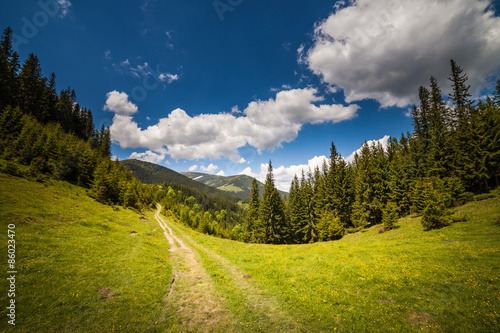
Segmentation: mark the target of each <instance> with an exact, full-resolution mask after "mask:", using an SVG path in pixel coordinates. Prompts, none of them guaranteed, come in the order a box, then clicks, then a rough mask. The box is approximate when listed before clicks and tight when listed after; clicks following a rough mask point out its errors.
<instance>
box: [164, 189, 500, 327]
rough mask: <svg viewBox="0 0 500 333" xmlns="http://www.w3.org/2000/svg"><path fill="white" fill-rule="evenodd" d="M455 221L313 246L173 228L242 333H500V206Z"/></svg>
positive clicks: (499, 202)
mask: <svg viewBox="0 0 500 333" xmlns="http://www.w3.org/2000/svg"><path fill="white" fill-rule="evenodd" d="M497 195H498V192H497ZM478 199H479V198H478ZM453 212H454V215H455V216H464V215H465V216H468V218H467V219H466V221H463V222H458V223H455V224H452V225H450V226H448V227H445V228H443V229H440V230H433V231H423V227H422V225H421V221H420V220H421V218H420V217H418V218H411V217H408V218H404V219H400V220H399V222H398V223H399V228H397V229H395V230H391V231H388V232H384V233H379V230H380V228H381V227H380V226H375V227H372V228H370V229H366V230H364V231H363V232H358V233H355V234H350V235H346V236H345V237H344V238H343V239H341V240H339V241H332V242H322V243H314V244H310V245H283V246H276V245H260V244H243V243H238V242H234V241H228V240H223V239H217V238H212V237H207V236H205V235H202V234H200V233H197V232H194V231H192V230H191V229H188V228H186V227H184V226H183V225H181V224H178V223H170V225H171V227H172V229H173V230H174V232H175V233H176V234H178V235H179V236H180V237H181V238H182V239H183V240H184V241H185V243H186V244H188V246H191V247H193V248H194V249H196V250H197V252H198V253H199V255H200V257H201V258H202V259H203V261H204V264H205V266H206V267H207V269H208V271H209V273H211V274H212V276H213V277H214V281H215V282H216V285H217V287H218V290H219V292H220V294H221V295H222V296H223V298H224V299H226V301H227V303H228V305H229V307H230V308H231V309H232V310H233V313H239V314H241V315H243V316H244V320H240V325H241V326H240V327H241V330H242V331H249V332H251V331H259V330H263V331H282V332H294V331H296V332H334V331H335V332H389V331H395V332H421V331H424V332H464V333H465V332H467V333H468V332H496V331H498V325H499V321H500V197H498V196H496V197H494V198H489V199H486V200H481V201H477V202H471V203H469V204H467V205H465V206H462V207H457V208H455V209H454V210H453ZM254 295H255V296H254ZM255 298H263V300H262V301H258V302H255ZM254 302H255V303H256V305H254V306H252V307H251V309H250V310H249V304H253V303H254ZM266 307H271V308H272V309H273V310H272V311H271V312H269V311H268V312H266ZM269 313H272V316H269ZM278 318H282V319H278ZM290 318H293V320H292V323H290V322H289V321H288V320H286V319H290ZM271 323H272V324H271Z"/></svg>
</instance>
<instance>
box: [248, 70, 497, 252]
mask: <svg viewBox="0 0 500 333" xmlns="http://www.w3.org/2000/svg"><path fill="white" fill-rule="evenodd" d="M450 65H451V71H450V75H449V78H448V80H449V82H447V84H450V85H451V91H452V92H451V93H450V94H449V95H448V96H447V101H448V103H447V102H446V100H445V98H444V96H443V93H442V91H441V88H440V86H439V84H438V82H437V80H436V79H435V78H434V77H431V78H430V85H429V87H423V86H422V87H420V88H419V91H418V97H419V100H420V105H419V106H414V107H413V109H412V113H411V116H412V118H413V132H411V133H410V132H409V133H403V134H401V137H400V138H399V139H397V138H391V139H390V141H389V143H388V146H387V147H385V148H384V147H382V146H381V145H380V144H378V145H375V144H373V145H369V144H367V143H366V141H365V144H364V145H363V146H362V148H361V152H360V153H359V154H356V155H355V158H354V162H353V163H352V164H348V163H346V162H345V160H344V159H343V158H342V156H340V154H339V153H338V152H337V149H336V147H335V144H334V143H332V144H331V148H330V159H329V163H328V164H326V163H325V164H324V165H323V166H322V168H316V169H314V170H309V171H308V172H307V173H305V172H302V174H301V175H296V176H295V178H294V179H293V181H292V184H291V187H290V193H289V198H288V200H287V201H286V202H284V201H282V200H281V198H280V197H279V196H277V195H276V194H275V190H273V188H274V183H273V175H272V166H271V163H270V164H269V174H268V176H267V179H266V188H265V190H264V198H263V199H262V200H261V201H260V202H259V196H258V195H255V193H254V194H252V196H251V202H250V209H249V211H248V215H247V222H246V225H245V236H244V239H245V240H246V241H250V242H258V243H278V244H281V243H310V242H316V241H327V240H334V239H339V238H341V237H342V235H343V234H344V233H345V232H347V231H355V230H359V229H361V228H364V227H367V226H373V225H376V224H383V229H382V230H390V229H392V228H394V227H397V226H396V225H395V222H396V221H397V219H398V218H399V217H402V216H405V215H408V214H418V215H421V216H422V225H423V228H424V229H426V230H430V229H436V228H441V227H444V226H446V225H448V224H449V223H451V222H453V221H452V219H451V218H450V217H449V216H448V215H449V214H447V209H448V208H450V207H453V206H457V205H461V204H463V203H465V202H467V201H469V200H471V198H472V196H473V194H474V193H481V192H487V191H488V190H489V189H491V188H494V187H498V185H499V173H500V169H499V162H500V80H498V81H497V83H496V87H495V91H494V93H493V96H488V97H486V98H485V99H484V100H472V99H471V94H470V92H469V89H470V87H469V85H468V84H467V80H468V77H467V75H466V74H465V73H464V71H463V69H462V68H460V66H459V65H458V64H457V63H456V62H455V61H453V60H451V61H450ZM254 191H255V189H254ZM483 195H484V196H487V195H488V194H487V193H485V194H483Z"/></svg>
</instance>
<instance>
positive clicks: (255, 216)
mask: <svg viewBox="0 0 500 333" xmlns="http://www.w3.org/2000/svg"><path fill="white" fill-rule="evenodd" d="M259 207H260V199H259V185H258V184H257V180H256V179H255V178H254V179H253V180H252V187H251V188H250V203H249V207H248V213H247V217H246V225H245V239H246V240H247V241H248V242H250V243H255V242H257V240H259V239H261V232H260V231H261V230H259V229H261V228H259V227H260V224H259Z"/></svg>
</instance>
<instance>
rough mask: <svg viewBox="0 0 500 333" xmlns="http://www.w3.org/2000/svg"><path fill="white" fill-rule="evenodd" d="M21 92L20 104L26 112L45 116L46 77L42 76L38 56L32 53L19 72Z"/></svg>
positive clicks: (39, 117) (37, 117)
mask: <svg viewBox="0 0 500 333" xmlns="http://www.w3.org/2000/svg"><path fill="white" fill-rule="evenodd" d="M19 82H20V92H19V105H20V107H21V110H22V111H23V112H24V113H25V114H31V115H33V116H34V117H35V118H36V119H38V120H40V121H41V120H42V118H43V111H44V108H43V102H42V101H43V97H44V92H45V84H46V79H45V78H44V77H43V76H42V68H41V66H40V61H39V60H38V57H37V56H36V55H34V54H33V53H31V54H30V55H29V56H28V59H26V61H25V62H24V65H23V67H22V69H21V72H20V73H19Z"/></svg>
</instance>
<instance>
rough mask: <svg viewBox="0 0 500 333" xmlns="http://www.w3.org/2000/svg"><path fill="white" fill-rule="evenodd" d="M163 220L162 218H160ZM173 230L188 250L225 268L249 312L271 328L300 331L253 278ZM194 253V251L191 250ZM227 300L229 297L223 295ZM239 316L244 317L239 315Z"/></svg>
mask: <svg viewBox="0 0 500 333" xmlns="http://www.w3.org/2000/svg"><path fill="white" fill-rule="evenodd" d="M160 219H161V218H160ZM162 222H163V223H164V227H165V228H166V229H167V230H169V232H170V235H171V236H172V237H173V238H174V239H175V240H176V241H177V242H179V244H181V242H182V240H180V239H179V237H177V236H176V235H175V234H174V233H173V231H172V229H171V228H170V227H169V226H167V224H166V223H165V221H164V220H162ZM171 226H172V228H173V229H174V230H175V231H176V232H177V234H178V235H181V236H182V238H183V239H184V240H185V242H186V243H187V244H188V245H189V246H186V245H185V244H186V243H182V244H184V246H186V248H194V249H195V250H196V251H198V252H199V253H202V254H204V255H205V256H208V257H209V258H211V260H213V261H216V262H217V263H218V264H220V265H221V266H222V267H223V270H224V273H225V275H227V276H228V277H229V278H230V280H232V282H233V283H234V285H235V286H237V289H238V293H239V295H240V297H241V298H242V299H243V300H244V301H243V302H245V303H246V306H247V307H248V311H250V312H259V313H260V314H261V317H262V318H260V320H266V321H268V322H270V323H274V324H272V325H271V326H272V327H277V325H276V324H278V323H279V325H280V326H281V327H287V329H286V331H288V332H294V331H298V330H299V328H298V327H297V324H296V322H293V321H292V320H291V318H292V317H291V316H289V315H288V313H287V311H286V310H285V309H283V308H282V307H281V306H280V305H279V303H278V302H277V301H276V300H275V299H273V298H272V297H271V296H269V295H266V293H265V291H263V290H261V289H260V288H259V287H258V286H256V285H255V283H253V282H252V280H251V277H250V276H249V275H247V273H245V272H244V271H243V270H242V269H241V268H240V267H238V266H236V265H234V264H232V263H231V262H230V261H229V260H227V259H225V258H224V257H222V256H221V255H219V254H218V253H216V252H215V251H213V250H211V249H209V248H207V247H205V246H203V245H201V244H199V243H197V242H196V241H195V240H193V239H192V238H191V237H189V236H188V235H187V234H186V233H185V232H183V231H182V230H181V229H180V228H179V227H178V226H176V225H175V224H171ZM191 251H192V250H191ZM223 296H224V298H223V299H225V298H226V297H227V296H226V295H223ZM237 315H242V314H241V313H240V314H237ZM230 330H231V329H228V327H225V330H224V331H225V332H227V331H230Z"/></svg>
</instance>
